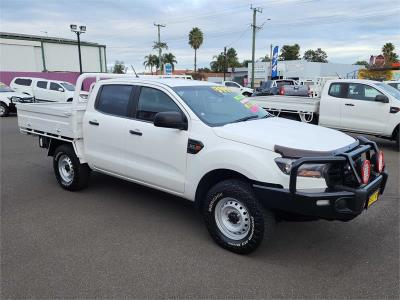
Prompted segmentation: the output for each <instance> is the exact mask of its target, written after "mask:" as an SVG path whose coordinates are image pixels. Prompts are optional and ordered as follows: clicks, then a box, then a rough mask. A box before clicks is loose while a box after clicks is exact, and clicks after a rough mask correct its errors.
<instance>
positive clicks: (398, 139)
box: [396, 127, 400, 152]
mask: <svg viewBox="0 0 400 300" xmlns="http://www.w3.org/2000/svg"><path fill="white" fill-rule="evenodd" d="M396 150H397V151H398V152H400V127H399V129H398V130H397V135H396Z"/></svg>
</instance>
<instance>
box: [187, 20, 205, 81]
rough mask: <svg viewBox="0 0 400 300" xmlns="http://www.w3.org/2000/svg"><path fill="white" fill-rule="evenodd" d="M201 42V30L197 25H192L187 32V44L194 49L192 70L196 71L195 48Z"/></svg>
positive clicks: (197, 47) (198, 46)
mask: <svg viewBox="0 0 400 300" xmlns="http://www.w3.org/2000/svg"><path fill="white" fill-rule="evenodd" d="M201 44H203V32H202V31H201V30H200V28H198V27H194V28H193V29H192V30H191V31H190V32H189V45H190V47H192V48H193V49H194V72H195V73H196V71H197V49H199V48H200V46H201Z"/></svg>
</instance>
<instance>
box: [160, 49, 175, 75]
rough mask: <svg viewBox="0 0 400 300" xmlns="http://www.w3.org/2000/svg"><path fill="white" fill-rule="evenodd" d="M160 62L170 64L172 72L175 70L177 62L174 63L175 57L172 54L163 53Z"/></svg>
mask: <svg viewBox="0 0 400 300" xmlns="http://www.w3.org/2000/svg"><path fill="white" fill-rule="evenodd" d="M162 62H163V64H171V65H172V71H173V70H175V64H177V63H178V62H177V61H176V57H175V55H173V54H172V53H164V55H163V56H162Z"/></svg>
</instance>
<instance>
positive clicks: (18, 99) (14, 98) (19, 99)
mask: <svg viewBox="0 0 400 300" xmlns="http://www.w3.org/2000/svg"><path fill="white" fill-rule="evenodd" d="M10 100H11V102H12V103H16V102H21V98H20V97H17V96H12V97H11V98H10Z"/></svg>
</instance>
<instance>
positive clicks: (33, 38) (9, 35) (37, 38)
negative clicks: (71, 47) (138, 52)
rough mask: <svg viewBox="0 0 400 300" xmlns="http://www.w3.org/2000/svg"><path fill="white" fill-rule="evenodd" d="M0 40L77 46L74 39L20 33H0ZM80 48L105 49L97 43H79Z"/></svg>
mask: <svg viewBox="0 0 400 300" xmlns="http://www.w3.org/2000/svg"><path fill="white" fill-rule="evenodd" d="M0 38H4V39H16V40H28V41H38V42H48V43H59V44H78V42H77V41H76V40H74V39H65V38H60V37H51V36H42V35H30V34H22V33H10V32H0ZM81 45H82V46H97V47H106V45H101V44H98V43H92V42H85V41H81Z"/></svg>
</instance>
